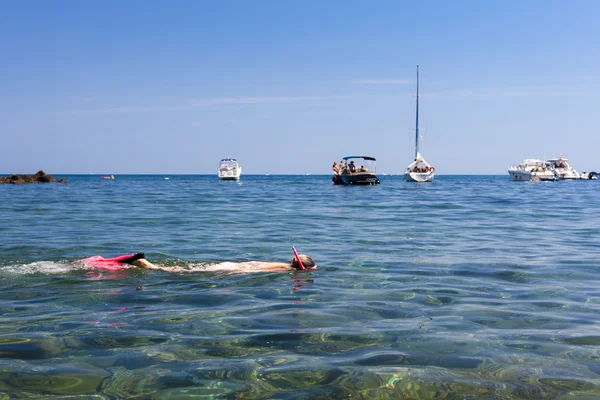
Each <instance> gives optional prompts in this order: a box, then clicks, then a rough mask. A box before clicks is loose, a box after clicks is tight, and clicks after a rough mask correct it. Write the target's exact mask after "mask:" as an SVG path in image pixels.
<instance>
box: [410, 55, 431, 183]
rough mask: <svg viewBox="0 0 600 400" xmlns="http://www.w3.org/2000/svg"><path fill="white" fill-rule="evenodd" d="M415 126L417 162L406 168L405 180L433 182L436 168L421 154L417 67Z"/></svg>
mask: <svg viewBox="0 0 600 400" xmlns="http://www.w3.org/2000/svg"><path fill="white" fill-rule="evenodd" d="M416 115H417V117H416V124H415V160H414V161H413V162H412V163H411V164H410V165H409V166H408V167H406V170H405V171H404V180H405V181H408V182H431V181H433V178H434V176H435V167H433V166H432V165H429V163H427V161H425V159H424V158H423V156H421V154H420V153H419V139H420V137H419V66H418V65H417V108H416Z"/></svg>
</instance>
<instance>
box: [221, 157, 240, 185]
mask: <svg viewBox="0 0 600 400" xmlns="http://www.w3.org/2000/svg"><path fill="white" fill-rule="evenodd" d="M217 175H218V177H219V180H221V181H238V180H240V176H241V175H242V167H240V165H239V164H238V162H237V160H236V159H235V158H229V157H227V158H224V159H222V160H221V162H220V163H219V171H218V173H217Z"/></svg>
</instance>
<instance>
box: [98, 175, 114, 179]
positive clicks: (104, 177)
mask: <svg viewBox="0 0 600 400" xmlns="http://www.w3.org/2000/svg"><path fill="white" fill-rule="evenodd" d="M100 179H115V176H114V175H102V176H100Z"/></svg>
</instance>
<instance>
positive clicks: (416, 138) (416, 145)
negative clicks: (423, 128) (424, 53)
mask: <svg viewBox="0 0 600 400" xmlns="http://www.w3.org/2000/svg"><path fill="white" fill-rule="evenodd" d="M415 126H416V127H415V161H416V160H417V154H419V66H418V65H417V122H416V124H415Z"/></svg>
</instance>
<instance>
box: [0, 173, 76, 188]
mask: <svg viewBox="0 0 600 400" xmlns="http://www.w3.org/2000/svg"><path fill="white" fill-rule="evenodd" d="M48 182H57V183H65V182H67V180H66V179H56V178H54V177H52V175H46V173H45V172H44V171H38V172H36V174H35V175H33V176H32V175H17V174H13V175H11V176H9V177H0V184H3V183H10V184H14V185H20V184H24V183H48Z"/></svg>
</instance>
